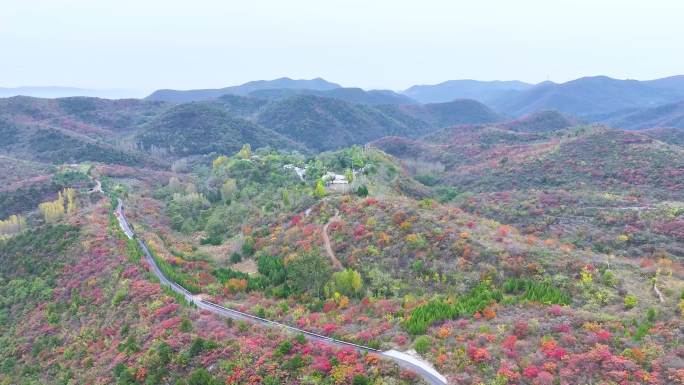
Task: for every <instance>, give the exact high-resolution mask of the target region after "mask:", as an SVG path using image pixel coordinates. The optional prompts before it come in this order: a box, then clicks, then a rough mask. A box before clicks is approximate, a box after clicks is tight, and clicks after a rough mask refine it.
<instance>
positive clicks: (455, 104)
mask: <svg viewBox="0 0 684 385" xmlns="http://www.w3.org/2000/svg"><path fill="white" fill-rule="evenodd" d="M381 109H382V110H383V111H384V112H386V113H389V114H397V113H400V114H405V115H408V116H411V117H413V118H416V119H419V120H422V121H424V122H426V123H428V124H429V125H431V126H432V127H435V128H441V127H449V126H455V125H459V124H481V123H493V122H497V121H500V120H501V119H502V117H501V116H500V115H498V114H497V113H496V112H494V111H492V110H491V109H490V108H489V107H487V106H485V105H484V104H482V103H479V102H477V101H475V100H467V99H459V100H453V101H450V102H446V103H432V104H422V105H400V106H382V107H381Z"/></svg>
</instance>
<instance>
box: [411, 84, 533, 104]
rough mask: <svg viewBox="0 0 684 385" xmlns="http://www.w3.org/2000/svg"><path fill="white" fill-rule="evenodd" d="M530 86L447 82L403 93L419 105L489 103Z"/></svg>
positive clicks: (415, 87)
mask: <svg viewBox="0 0 684 385" xmlns="http://www.w3.org/2000/svg"><path fill="white" fill-rule="evenodd" d="M532 87H533V85H532V84H528V83H524V82H520V81H517V80H514V81H498V80H495V81H478V80H449V81H446V82H443V83H439V84H433V85H418V86H413V87H411V88H409V89H407V90H405V91H404V92H403V94H404V95H406V96H409V97H411V98H413V99H415V100H417V101H419V102H421V103H441V102H449V101H452V100H455V99H475V100H477V101H480V102H483V103H489V102H491V101H493V100H496V99H499V98H501V97H503V96H505V95H508V94H510V93H515V92H516V91H524V90H527V89H530V88H532Z"/></svg>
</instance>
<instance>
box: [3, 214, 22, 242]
mask: <svg viewBox="0 0 684 385" xmlns="http://www.w3.org/2000/svg"><path fill="white" fill-rule="evenodd" d="M25 229H26V218H24V217H22V216H21V215H11V216H10V217H9V218H7V219H5V220H0V239H2V238H3V237H5V236H10V235H14V234H19V233H20V232H22V231H24V230H25Z"/></svg>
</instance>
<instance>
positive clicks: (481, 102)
mask: <svg viewBox="0 0 684 385" xmlns="http://www.w3.org/2000/svg"><path fill="white" fill-rule="evenodd" d="M676 79H677V78H666V79H661V80H660V81H647V82H636V83H635V81H621V80H615V79H607V78H606V79H604V78H602V77H598V78H582V79H578V80H576V81H572V82H568V84H566V83H563V84H559V85H556V84H538V85H532V84H526V83H522V82H501V83H496V82H495V83H492V82H482V83H483V84H479V83H478V82H473V81H454V82H446V83H443V84H440V85H437V86H416V87H412V88H409V89H408V90H406V91H404V92H393V91H392V92H390V91H384V90H373V91H367V90H362V89H360V88H353V87H342V86H340V85H338V84H336V83H331V82H328V81H325V80H323V79H320V78H319V79H311V80H293V79H288V78H282V79H276V80H272V81H257V82H250V83H246V84H243V85H240V86H231V87H227V88H221V89H210V90H188V91H174V90H160V91H157V92H155V93H153V94H151V95H150V96H149V97H147V98H145V99H122V100H109V99H99V98H90V97H67V98H57V99H41V98H33V97H25V96H15V97H10V98H5V99H0V133H1V134H2V135H1V136H0V165H1V166H2V172H0V183H1V184H2V186H1V187H0V282H2V284H1V285H0V384H27V385H28V384H122V385H123V384H150V385H152V384H177V385H200V384H202V385H206V384H210V385H213V384H219V383H221V384H223V383H225V384H264V385H275V384H326V385H333V384H334V385H343V384H345V385H364V384H365V385H368V384H376V385H381V384H387V385H399V384H406V385H407V384H424V383H427V384H433V385H437V384H439V385H442V384H473V385H476V384H478V385H479V384H497V385H503V384H532V385H538V384H539V385H543V384H556V383H558V384H583V383H587V384H589V383H602V384H677V383H681V382H682V381H684V372H683V371H682V369H681V367H682V362H684V361H683V360H684V355H683V354H684V353H683V352H682V349H681V347H680V345H681V339H682V330H683V329H682V327H683V324H682V320H683V319H684V318H682V311H683V310H684V268H683V266H682V263H684V195H682V194H683V191H684V148H683V147H682V141H681V140H680V137H681V133H682V132H683V131H682V128H681V127H680V125H679V124H678V122H679V121H678V120H677V114H678V113H679V111H680V109H678V108H677V106H678V104H677V103H678V101H677V98H680V96H679V95H680V94H678V93H677V92H679V91H678V88H677V87H678V86H677V84H679V83H677V81H676ZM586 87H593V88H591V92H589V93H587V92H588V91H586ZM433 92H434V93H433ZM575 93H576V94H575ZM611 93H620V94H621V95H623V96H625V97H623V98H621V99H620V101H615V100H612V99H611V98H610V97H609V95H610V94H611ZM569 94H573V95H575V96H573V98H575V97H576V98H577V100H584V98H585V97H587V96H586V95H588V94H591V95H601V96H600V98H601V100H602V102H601V103H593V104H592V103H591V101H589V102H587V103H590V104H592V105H591V108H589V107H586V106H585V105H584V104H581V103H575V102H574V101H573V102H572V103H569V104H564V103H565V102H566V101H568V100H575V99H573V98H570V99H569V97H568V96H567V95H569ZM559 95H561V96H559ZM627 96H629V97H627ZM468 98H470V99H468ZM502 98H505V99H506V100H505V101H503V99H502ZM475 99H477V100H475ZM627 99H629V100H627ZM683 99H684V98H683ZM559 101H564V103H560V102H559ZM654 101H657V103H658V104H659V105H658V106H652V105H651V104H652V103H655V102H654ZM559 103H560V104H559ZM569 106H571V107H569Z"/></svg>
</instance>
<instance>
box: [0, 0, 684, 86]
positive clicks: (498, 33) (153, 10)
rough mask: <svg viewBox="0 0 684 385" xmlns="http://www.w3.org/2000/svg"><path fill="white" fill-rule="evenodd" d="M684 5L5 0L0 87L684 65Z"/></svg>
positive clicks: (656, 71) (514, 75)
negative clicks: (683, 18)
mask: <svg viewBox="0 0 684 385" xmlns="http://www.w3.org/2000/svg"><path fill="white" fill-rule="evenodd" d="M683 15H684V1H682V0H667V1H666V0H563V1H556V0H499V1H494V0H470V1H459V0H450V1H448V0H444V1H430V0H416V1H401V0H380V1H379V0H339V1H337V0H311V1H308V0H268V1H267V0H263V1H260V0H248V1H229V0H224V1H210V0H183V1H176V0H3V1H2V4H1V7H0V52H1V56H0V87H2V86H4V87H15V86H27V85H28V86H34V85H62V86H76V87H85V88H127V89H139V90H144V91H148V90H153V89H157V88H180V89H186V88H205V87H214V88H215V87H222V86H227V85H233V84H239V83H243V82H245V81H249V80H254V79H271V78H276V77H281V76H290V77H293V78H312V77H317V76H321V77H324V78H326V79H328V80H330V81H335V82H338V83H341V84H342V85H345V86H361V87H364V88H390V89H402V88H405V87H408V86H410V85H412V84H427V83H437V82H441V81H444V80H448V79H462V78H472V79H479V80H494V79H502V80H508V79H520V80H524V81H529V82H538V81H543V80H546V79H550V80H553V81H566V80H569V79H573V78H577V77H580V76H586V75H597V74H605V75H609V76H612V77H616V78H635V79H651V78H657V77H663V76H669V75H675V74H681V73H684V49H682V43H683V42H684V22H683V21H682V16H683Z"/></svg>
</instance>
